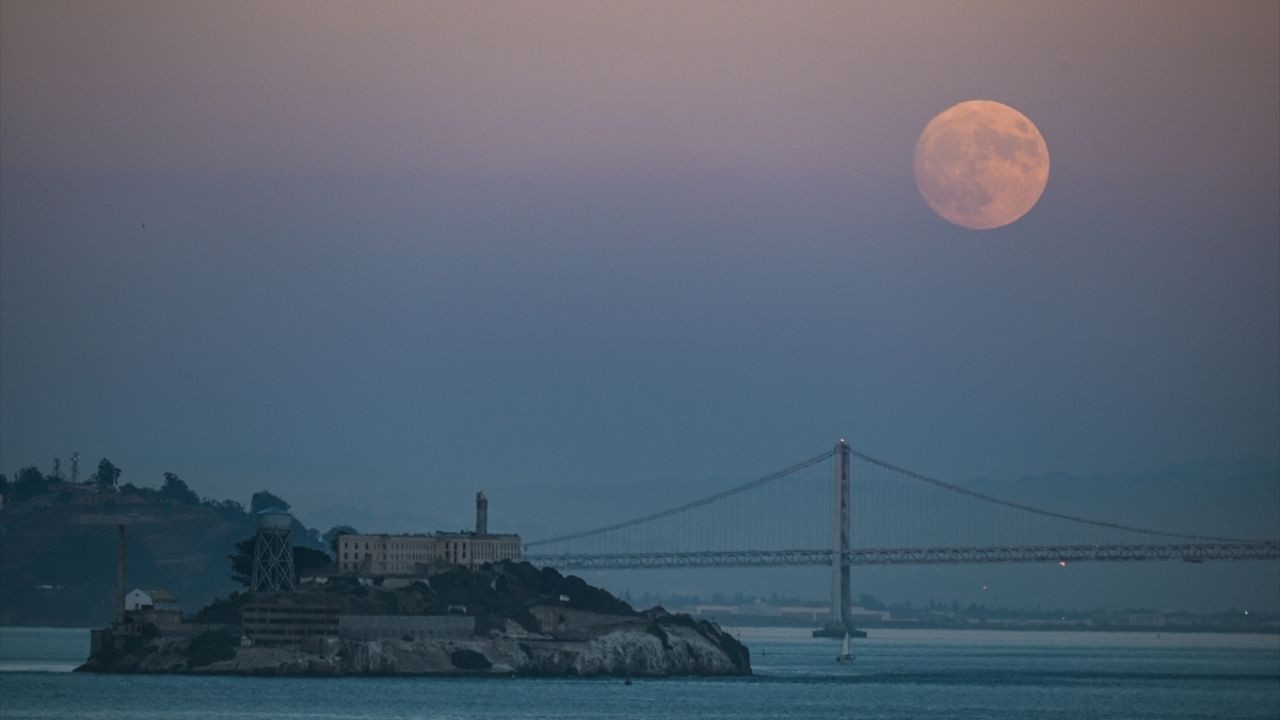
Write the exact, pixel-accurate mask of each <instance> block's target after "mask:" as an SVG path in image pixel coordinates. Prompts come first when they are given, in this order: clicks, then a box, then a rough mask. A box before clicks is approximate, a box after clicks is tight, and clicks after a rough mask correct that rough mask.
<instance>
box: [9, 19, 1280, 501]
mask: <svg viewBox="0 0 1280 720" xmlns="http://www.w3.org/2000/svg"><path fill="white" fill-rule="evenodd" d="M1278 27H1280V10H1278V9H1277V5H1276V3H1275V2H1257V3H1203V2H1193V3H1176V2H1166V1H1164V0H1161V1H1159V2H1146V3H1143V2H1125V3H1113V2H1101V3H1084V2H1071V3H1025V2H1008V3H959V2H957V3H944V2H914V3H888V2H885V3H850V2H834V3H762V4H753V3H743V2H728V3H709V2H706V3H685V2H673V3H655V2H642V3H628V4H621V3H595V2H583V3H478V2H458V3H419V2H410V3H404V4H391V3H386V4H374V5H371V6H370V5H360V4H356V3H346V2H343V3H321V2H297V3H282V2H269V3H257V2H244V3H234V2H217V3H210V2H170V1H165V2H112V3H83V2H73V3H59V2H48V1H46V0H42V1H40V2H23V1H19V0H5V2H4V4H3V5H2V6H0V96H2V99H3V102H2V104H0V182H2V186H0V190H2V192H0V472H5V473H9V472H12V471H13V470H15V469H17V468H18V467H20V466H23V465H27V464H32V463H39V464H40V465H41V466H42V467H46V468H47V466H48V465H49V464H50V461H51V459H52V458H53V457H55V456H60V457H62V458H63V462H64V467H65V465H66V462H67V461H66V458H67V457H68V455H69V454H70V452H71V451H72V450H78V451H80V452H81V454H82V456H83V457H84V458H86V460H87V461H88V462H90V463H92V462H96V460H97V458H99V457H102V456H104V455H105V456H108V457H110V458H112V459H113V460H115V461H116V462H117V463H118V464H120V465H121V466H123V467H124V468H125V472H126V475H125V476H124V478H123V479H125V480H131V481H133V482H135V483H141V484H156V483H158V482H159V481H160V473H161V471H164V470H173V471H176V472H179V473H180V474H182V475H183V476H184V477H186V478H187V479H188V480H189V481H190V482H191V483H192V484H193V485H195V486H196V487H197V489H198V490H200V491H201V492H202V493H204V494H206V495H211V496H215V497H224V496H234V497H237V498H240V499H242V500H243V499H247V495H248V493H249V492H252V491H253V490H256V489H259V488H260V487H262V486H264V485H270V486H271V487H272V488H273V489H277V490H278V491H280V492H281V494H284V495H286V496H287V497H290V498H294V502H295V505H297V506H298V507H299V509H300V510H304V511H305V509H306V508H307V507H309V506H310V507H314V506H322V505H325V504H331V503H335V502H342V501H352V494H353V492H354V490H353V485H358V486H359V487H360V494H361V496H362V498H363V499H362V500H361V502H362V503H363V504H364V505H366V506H368V507H371V508H373V509H375V510H387V511H390V510H393V509H396V508H398V507H400V506H402V505H403V504H405V503H408V504H418V505H422V506H431V507H435V506H441V507H442V508H444V509H441V510H440V511H439V512H438V513H437V515H439V516H451V515H452V514H457V513H462V512H465V506H466V503H467V502H468V497H469V495H468V493H469V492H470V491H471V490H472V489H474V488H476V487H482V486H492V485H499V484H502V483H530V484H538V483H552V482H587V481H592V482H600V483H610V482H623V481H639V480H643V479H645V478H650V477H658V476H663V477H669V476H689V477H701V476H704V475H709V474H721V475H724V476H728V477H748V476H754V475H758V474H761V473H763V472H767V471H769V470H772V469H775V468H777V467H781V466H785V465H787V464H790V463H791V462H793V461H795V460H797V459H800V458H803V457H807V456H809V455H812V454H815V453H817V452H820V451H822V450H823V449H824V448H826V447H829V446H830V444H831V443H832V442H833V441H834V440H835V438H836V437H838V436H841V435H844V436H848V437H850V438H851V439H852V441H853V442H854V444H855V445H856V446H857V447H859V448H861V449H864V450H866V451H867V452H870V453H872V454H876V455H880V456H884V457H887V458H890V459H893V460H896V461H897V462H900V463H902V464H904V465H907V466H910V467H915V468H918V469H920V470H923V471H926V472H930V473H933V474H936V475H939V476H942V477H946V478H950V479H953V480H960V479H965V478H968V477H972V476H974V475H987V476H994V477H1008V476H1016V475H1018V474H1022V473H1033V472H1045V471H1052V470H1062V471H1069V472H1092V471H1102V470H1124V469H1127V468H1141V467H1149V466H1156V465H1161V464H1167V463H1175V462H1180V461H1184V460H1188V459H1193V458H1205V457H1227V458H1235V457H1242V456H1262V457H1264V458H1276V457H1277V456H1280V441H1278V440H1277V438H1278V437H1280V378H1278V375H1280V371H1278V368H1280V252H1278V249H1280V200H1278V198H1280V149H1278V144H1280V140H1278V137H1277V136H1278V132H1277V128H1280V90H1278V88H1280V56H1278V53H1280V49H1278V48H1280V41H1278V39H1277V34H1278V32H1280V31H1278V30H1277V28H1278ZM971 98H988V99H993V100H998V101H1000V102H1004V103H1007V104H1009V105H1011V106H1013V107H1015V108H1017V109H1018V110H1020V111H1021V112H1023V113H1025V114H1026V115H1027V116H1028V117H1030V118H1031V119H1032V120H1033V121H1034V122H1035V123H1036V124H1037V126H1038V127H1039V128H1040V130H1041V132H1042V133H1043V135H1044V137H1045V139H1046V141H1047V143H1048V145H1049V150H1050V153H1051V155H1052V158H1053V166H1052V170H1051V174H1050V178H1049V185H1048V188H1047V189H1046V191H1045V194H1044V196H1043V198H1042V199H1041V201H1040V203H1039V205H1038V206H1037V207H1035V208H1034V209H1033V210H1032V211H1031V212H1030V213H1028V214H1027V215H1026V216H1025V217H1024V218H1022V219H1021V220H1020V221H1018V222H1017V223H1015V224H1014V225H1012V226H1009V227H1006V228H1003V229H999V230H994V231H987V232H973V231H967V230H964V229H961V228H958V227H955V226H952V225H949V224H947V223H945V222H944V221H942V220H940V219H938V218H937V217H935V216H934V215H932V214H931V213H930V211H929V210H928V208H927V207H926V206H925V204H924V203H923V201H922V200H921V199H920V197H919V195H918V193H917V192H916V189H915V186H914V182H913V178H912V170H911V158H912V152H913V149H914V144H915V141H916V138H917V135H918V134H919V132H920V130H921V129H922V128H923V127H924V125H925V123H927V122H928V121H929V119H930V118H932V117H933V115H934V114H936V113H937V112H939V111H941V110H942V109H944V108H946V107H948V106H950V105H952V104H953V103H955V102H958V101H961V100H965V99H971ZM144 225H145V227H144ZM304 488H305V489H304ZM305 492H310V493H312V495H311V496H310V497H309V498H303V499H297V498H301V497H302V496H303V494H304V493H305ZM393 492H394V493H395V496H394V497H393V496H392V495H391V493H393ZM445 496H447V497H448V498H449V499H448V500H447V501H446V500H442V498H443V497H445Z"/></svg>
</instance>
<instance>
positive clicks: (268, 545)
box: [249, 508, 297, 592]
mask: <svg viewBox="0 0 1280 720" xmlns="http://www.w3.org/2000/svg"><path fill="white" fill-rule="evenodd" d="M292 532H293V516H292V515H290V514H289V513H287V512H285V511H284V510H281V509H280V508H267V509H265V510H262V511H261V512H259V513H258V537H257V539H256V540H255V541H254V543H253V576H252V578H251V582H250V584H249V589H250V590H252V591H253V592H261V591H280V590H284V591H287V592H293V591H294V590H296V589H297V585H296V584H295V582H294V570H293V543H292V542H290V535H291V534H292Z"/></svg>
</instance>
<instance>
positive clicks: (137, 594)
mask: <svg viewBox="0 0 1280 720" xmlns="http://www.w3.org/2000/svg"><path fill="white" fill-rule="evenodd" d="M124 609H125V610H174V611H176V610H177V609H178V598H176V597H174V596H173V595H171V594H170V593H169V591H168V590H163V589H160V588H150V589H147V590H144V589H142V588H134V589H133V590H131V591H129V594H128V595H125V596H124Z"/></svg>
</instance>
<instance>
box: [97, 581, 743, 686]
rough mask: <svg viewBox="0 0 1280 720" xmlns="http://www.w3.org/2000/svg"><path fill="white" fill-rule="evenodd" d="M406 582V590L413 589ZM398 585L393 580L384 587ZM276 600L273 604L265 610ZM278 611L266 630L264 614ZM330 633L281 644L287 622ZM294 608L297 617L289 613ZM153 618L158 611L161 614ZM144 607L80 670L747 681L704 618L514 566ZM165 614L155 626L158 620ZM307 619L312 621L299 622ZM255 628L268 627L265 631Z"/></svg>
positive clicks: (728, 644) (738, 649)
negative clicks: (177, 618)
mask: <svg viewBox="0 0 1280 720" xmlns="http://www.w3.org/2000/svg"><path fill="white" fill-rule="evenodd" d="M406 583H407V584H406ZM387 585H392V586H391V587H387ZM264 608H265V609H264ZM264 613H265V616H266V617H269V618H271V620H270V622H269V624H268V625H265V626H263V625H260V624H257V623H258V622H259V621H258V620H256V619H255V618H259V617H262V616H263V614H264ZM306 613H318V614H312V615H307V616H306V617H307V618H324V619H322V620H318V622H321V623H325V624H324V627H325V628H326V629H325V630H324V631H323V633H322V636H317V633H315V632H313V631H312V629H313V628H315V627H318V626H317V625H315V624H314V623H315V622H317V620H310V619H308V620H307V621H306V622H308V623H311V624H308V625H306V626H305V627H306V628H307V632H306V634H303V635H299V636H298V637H293V638H281V636H280V630H281V628H283V627H286V626H285V625H281V624H280V623H281V622H287V620H286V618H289V617H291V616H299V617H301V615H300V614H306ZM291 614H292V615H291ZM152 619H154V618H152ZM193 621H194V622H183V623H175V624H170V625H163V624H160V625H157V624H155V623H153V622H151V619H149V616H146V615H134V616H131V617H129V618H128V622H126V623H125V625H123V626H115V627H113V628H111V629H110V630H101V631H95V635H94V642H93V647H94V652H93V654H92V655H91V656H90V658H89V659H88V661H87V662H85V664H84V665H83V666H81V667H80V668H79V670H81V671H85V672H105V673H194V674H235V675H314V676H341V675H479V676H486V675H523V676H560V677H564V676H585V677H589V676H600V675H616V676H624V675H635V676H666V675H749V674H750V673H751V659H750V653H749V652H748V650H747V648H746V647H745V646H743V645H742V644H741V643H740V642H738V641H737V640H736V639H734V638H733V637H732V636H730V635H728V634H727V633H725V632H724V631H722V630H721V629H720V628H719V627H718V626H716V625H715V624H713V623H709V622H706V621H700V620H694V619H692V618H690V617H688V616H687V615H672V614H669V613H667V612H666V611H664V610H662V609H661V608H654V609H652V610H649V611H646V612H643V613H639V612H636V611H635V610H633V609H632V608H631V607H630V606H629V605H627V604H626V603H625V602H623V601H621V600H619V599H617V598H615V597H614V596H613V595H611V594H609V593H608V592H606V591H604V590H602V589H600V588H596V587H592V586H591V585H588V584H587V583H586V582H584V581H583V580H582V579H581V578H578V577H574V576H563V575H561V574H560V573H558V572H556V571H555V570H553V569H550V568H542V569H538V568H534V567H533V566H532V565H529V564H528V563H516V562H504V563H497V564H493V565H486V566H484V567H482V568H479V569H475V570H471V569H466V568H460V567H448V568H442V569H441V570H440V572H437V573H435V574H433V575H431V576H430V577H425V578H417V579H414V580H412V581H411V582H410V581H408V580H405V579H401V580H398V581H396V582H395V583H391V582H390V581H388V582H387V583H384V584H383V585H381V586H380V585H377V584H372V583H369V582H367V581H365V582H362V581H359V580H357V579H355V578H350V577H334V578H330V579H329V580H328V581H327V582H325V583H320V584H312V586H311V587H310V588H309V589H307V590H306V591H304V592H297V593H276V594H270V593H268V594H257V595H250V594H236V595H233V596H232V597H230V598H228V599H226V600H220V601H218V602H216V603H214V604H213V605H211V606H210V607H208V608H205V610H203V611H201V613H199V614H198V615H196V616H195V617H194V618H193ZM157 622H158V620H157ZM299 627H303V626H299ZM255 628H257V629H259V630H264V631H266V634H264V635H262V636H260V637H255Z"/></svg>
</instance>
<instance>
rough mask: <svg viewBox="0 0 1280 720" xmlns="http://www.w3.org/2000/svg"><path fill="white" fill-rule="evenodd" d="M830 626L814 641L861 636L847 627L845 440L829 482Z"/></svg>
mask: <svg viewBox="0 0 1280 720" xmlns="http://www.w3.org/2000/svg"><path fill="white" fill-rule="evenodd" d="M831 501H832V502H831V512H832V516H831V622H830V623H828V625H827V626H826V627H825V628H821V629H819V630H814V631H813V635H814V637H844V634H845V633H846V632H852V633H855V634H858V635H859V636H862V635H861V634H860V633H857V631H855V630H853V628H851V627H850V626H849V605H850V600H849V598H850V593H851V592H852V582H851V579H850V573H849V556H848V554H847V553H848V550H849V548H850V547H852V545H851V544H850V542H849V525H850V510H851V507H850V498H849V443H848V442H846V441H845V439H844V438H840V442H838V443H836V450H835V473H834V477H833V478H832V498H831Z"/></svg>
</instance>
